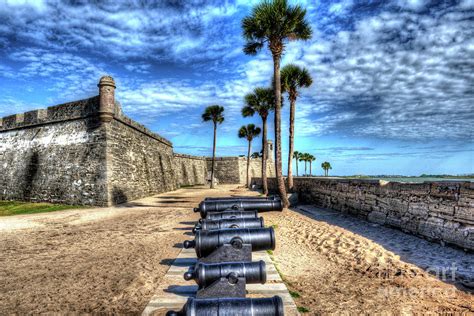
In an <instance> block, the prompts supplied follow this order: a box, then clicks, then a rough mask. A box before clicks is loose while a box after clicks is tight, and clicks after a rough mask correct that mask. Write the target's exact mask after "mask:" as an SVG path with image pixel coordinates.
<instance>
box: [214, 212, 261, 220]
mask: <svg viewBox="0 0 474 316" xmlns="http://www.w3.org/2000/svg"><path fill="white" fill-rule="evenodd" d="M257 217H258V212H257V211H225V212H215V213H209V214H207V217H206V219H210V220H219V219H228V218H257Z"/></svg>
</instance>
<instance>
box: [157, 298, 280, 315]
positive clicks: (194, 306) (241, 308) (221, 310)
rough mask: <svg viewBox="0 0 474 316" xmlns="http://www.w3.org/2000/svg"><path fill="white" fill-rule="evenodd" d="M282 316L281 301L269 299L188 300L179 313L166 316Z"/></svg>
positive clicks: (174, 312)
mask: <svg viewBox="0 0 474 316" xmlns="http://www.w3.org/2000/svg"><path fill="white" fill-rule="evenodd" d="M195 315H199V316H229V315H240V316H283V315H284V311H283V300H282V299H281V297H279V296H273V297H269V298H210V299H199V298H189V299H188V301H187V302H186V304H184V306H183V309H182V310H180V311H168V312H167V313H166V316H195Z"/></svg>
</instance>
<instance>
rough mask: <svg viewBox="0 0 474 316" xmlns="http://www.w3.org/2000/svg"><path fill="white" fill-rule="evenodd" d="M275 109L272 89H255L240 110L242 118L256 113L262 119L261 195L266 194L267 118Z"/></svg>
mask: <svg viewBox="0 0 474 316" xmlns="http://www.w3.org/2000/svg"><path fill="white" fill-rule="evenodd" d="M274 109H275V102H274V97H273V89H271V88H255V89H254V91H253V92H252V93H249V94H247V95H246V96H245V105H244V107H243V108H242V116H243V117H248V116H253V115H254V114H255V113H258V115H260V117H261V118H262V130H263V131H262V185H263V194H265V195H267V194H268V181H267V156H268V152H267V147H268V146H267V118H268V115H269V114H270V112H271V111H273V110H274Z"/></svg>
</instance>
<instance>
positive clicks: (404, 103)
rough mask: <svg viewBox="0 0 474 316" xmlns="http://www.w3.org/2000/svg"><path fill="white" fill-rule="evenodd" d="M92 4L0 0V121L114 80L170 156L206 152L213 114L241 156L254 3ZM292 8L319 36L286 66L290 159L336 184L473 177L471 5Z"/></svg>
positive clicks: (264, 63)
mask: <svg viewBox="0 0 474 316" xmlns="http://www.w3.org/2000/svg"><path fill="white" fill-rule="evenodd" d="M99 3H100V4H97V3H95V4H92V3H87V2H86V1H49V0H36V1H33V0H31V1H29V0H17V1H13V0H6V1H5V0H0V116H5V115H10V114H14V113H19V112H24V111H27V110H31V109H35V108H42V107H46V106H49V105H54V104H58V103H61V102H66V101H72V100H76V99H81V98H86V97H90V96H93V95H95V94H97V87H96V84H97V81H98V79H99V77H100V76H102V75H104V74H110V75H112V76H113V77H114V78H115V80H116V82H117V98H118V100H119V101H120V103H121V104H122V106H123V108H124V112H125V113H126V114H127V115H128V116H130V117H132V118H133V119H135V120H137V121H139V122H141V123H143V124H145V125H147V126H148V127H149V128H150V129H152V130H153V131H155V132H157V133H159V134H161V135H162V136H164V137H166V138H168V139H169V140H171V141H172V142H173V144H174V147H175V151H177V152H182V153H189V154H196V155H209V154H210V153H211V144H212V134H211V124H206V123H202V122H201V118H200V117H201V113H202V111H203V109H204V108H205V107H206V106H208V105H211V104H220V105H223V106H224V107H225V117H226V120H225V122H224V124H223V125H222V126H220V127H219V134H218V154H219V155H239V154H245V153H246V145H247V144H246V142H245V141H244V140H241V139H239V138H237V136H236V135H237V131H238V129H239V127H240V126H241V125H243V124H248V123H256V124H260V120H259V118H258V117H256V118H251V119H248V118H247V119H244V118H242V117H241V115H240V109H241V107H242V104H243V96H244V95H245V94H246V93H248V92H250V91H251V90H252V89H253V88H255V87H257V86H268V85H269V84H270V78H271V75H272V62H271V58H270V54H269V52H268V50H263V51H262V52H261V53H259V54H258V55H257V56H253V57H252V56H245V55H244V54H243V53H242V46H243V43H244V42H243V39H242V36H241V27H240V23H241V20H242V18H243V17H244V16H246V15H248V14H249V13H250V10H251V7H252V6H253V5H254V4H255V3H256V1H242V0H239V1H236V2H232V1H222V0H219V1H191V0H189V1H173V0H169V1H161V2H159V3H158V4H153V5H151V4H150V5H148V4H145V3H146V1H127V2H125V1H124V2H123V3H122V4H121V3H120V1H110V2H106V1H99ZM294 3H299V4H301V5H303V6H305V7H306V8H307V10H308V20H309V21H310V23H311V26H312V28H313V31H314V35H313V38H312V39H311V40H309V41H307V42H295V43H290V44H289V45H288V47H287V49H286V51H285V55H284V57H283V60H282V65H285V64H288V63H296V64H299V65H302V66H304V67H306V68H307V69H308V70H309V71H310V73H311V75H312V76H313V78H314V83H313V85H312V86H311V87H310V88H308V89H305V90H303V91H302V92H301V96H300V98H299V99H298V101H297V115H296V142H295V147H296V149H297V150H299V151H304V152H310V153H312V154H313V155H315V156H316V157H317V160H316V163H315V164H316V166H320V164H321V162H323V161H329V162H331V164H332V166H333V170H332V172H333V174H338V175H352V174H404V175H418V174H421V173H432V174H433V173H436V174H438V173H451V174H464V173H474V143H473V129H474V128H473V126H474V0H459V1H445V0H443V1H442V0H438V1H429V0H394V1H385V0H384V1H382V0H378V1H377V0H367V1H365V0H364V1H362V0H353V1H352V0H343V1H297V2H294ZM286 104H288V102H286ZM283 112H284V113H283V118H282V122H283V149H284V156H285V157H286V155H287V154H286V152H287V148H288V141H287V137H288V133H287V129H288V106H286V107H285V108H284V111H283ZM271 125H272V124H271ZM269 132H270V136H271V138H273V128H272V127H270V131H269ZM259 144H260V139H257V141H256V142H255V144H254V146H255V149H256V150H259V149H260V148H259V147H260V146H259ZM285 160H286V158H285ZM284 165H286V161H285V162H284ZM285 170H286V167H285ZM314 173H315V174H322V173H323V171H322V169H321V168H320V167H315V168H314Z"/></svg>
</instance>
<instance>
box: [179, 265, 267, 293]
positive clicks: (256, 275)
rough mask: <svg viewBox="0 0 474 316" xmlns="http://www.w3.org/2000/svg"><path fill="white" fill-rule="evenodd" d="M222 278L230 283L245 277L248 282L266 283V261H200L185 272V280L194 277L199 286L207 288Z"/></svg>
mask: <svg viewBox="0 0 474 316" xmlns="http://www.w3.org/2000/svg"><path fill="white" fill-rule="evenodd" d="M220 278H227V279H228V281H229V283H232V281H233V280H234V279H235V278H245V282H246V283H248V284H252V283H261V284H264V283H265V282H266V281H267V273H266V266H265V262H264V261H256V262H224V263H198V264H196V265H195V266H194V269H193V270H192V271H190V272H186V273H185V274H184V279H185V280H187V281H189V280H193V279H194V280H195V281H196V283H197V284H198V286H199V288H205V287H207V286H209V285H211V284H212V283H213V282H215V281H217V280H219V279H220Z"/></svg>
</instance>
